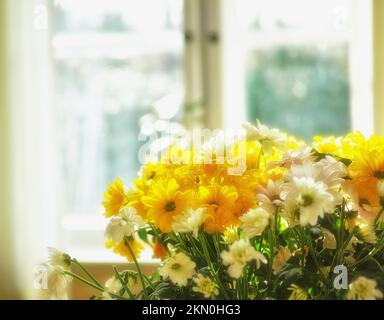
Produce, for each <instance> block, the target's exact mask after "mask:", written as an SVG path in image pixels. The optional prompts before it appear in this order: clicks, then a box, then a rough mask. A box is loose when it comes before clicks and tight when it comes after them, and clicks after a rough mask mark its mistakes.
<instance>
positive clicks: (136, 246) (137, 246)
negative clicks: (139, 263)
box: [105, 239, 144, 261]
mask: <svg viewBox="0 0 384 320" xmlns="http://www.w3.org/2000/svg"><path fill="white" fill-rule="evenodd" d="M128 243H129V246H130V248H131V250H132V252H133V254H134V256H135V258H136V259H138V258H140V255H141V252H142V251H143V249H144V247H143V245H142V244H141V243H140V241H138V240H136V239H131V240H129V242H128ZM105 247H106V248H108V249H113V252H114V253H116V254H119V255H121V256H122V257H125V258H127V260H128V261H133V257H132V254H131V251H130V250H129V248H128V247H127V246H126V244H125V242H124V240H121V241H120V242H118V243H115V242H113V241H112V240H107V241H106V242H105Z"/></svg>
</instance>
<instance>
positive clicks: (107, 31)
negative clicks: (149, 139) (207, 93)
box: [53, 0, 182, 215]
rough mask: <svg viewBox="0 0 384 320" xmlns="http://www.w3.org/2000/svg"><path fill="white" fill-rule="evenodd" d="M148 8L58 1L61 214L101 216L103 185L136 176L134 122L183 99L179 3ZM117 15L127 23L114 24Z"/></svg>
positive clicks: (140, 3)
mask: <svg viewBox="0 0 384 320" xmlns="http://www.w3.org/2000/svg"><path fill="white" fill-rule="evenodd" d="M148 2H149V1H131V0H124V1H111V0H109V1H104V0H103V1H95V0H93V1H84V0H82V1H75V2H73V3H72V1H68V2H67V1H63V2H62V3H63V4H65V5H63V6H58V7H55V8H56V9H55V16H56V17H59V18H57V19H58V21H56V31H55V34H54V39H53V47H54V58H55V63H54V74H55V82H56V84H55V86H56V96H55V97H56V107H57V128H58V135H59V147H60V161H61V169H62V170H61V172H62V179H63V205H64V206H65V209H64V213H65V214H97V215H100V213H101V212H102V208H101V207H100V202H101V200H102V194H103V191H104V190H105V188H106V186H107V184H108V183H109V182H111V181H113V180H114V179H115V178H116V177H122V178H123V179H124V181H125V182H126V183H127V184H129V183H130V181H131V180H132V179H133V178H134V177H135V176H136V174H137V171H138V170H139V163H138V150H139V148H140V144H139V141H138V136H139V132H140V128H139V119H140V118H141V117H142V116H143V115H144V114H145V113H146V112H148V111H149V110H151V109H152V106H153V105H154V104H155V103H156V102H157V101H159V100H161V99H162V98H164V97H167V96H170V95H181V93H182V32H181V29H180V19H181V13H182V12H181V11H182V10H181V4H182V1H175V0H172V1H151V4H152V3H156V4H155V7H156V10H155V9H154V8H153V6H152V5H151V6H149V3H148ZM144 7H145V8H146V10H144ZM149 7H150V8H151V10H147V9H148V8H149ZM90 8H92V9H90ZM152 10H153V11H152ZM151 12H153V13H156V17H155V18H154V17H153V15H154V14H152V13H151ZM114 14H116V15H121V17H122V18H121V21H123V22H124V23H122V24H120V25H119V26H118V24H117V22H116V21H120V20H119V19H117V20H115V18H111V17H112V16H113V15H114ZM160 17H163V18H160ZM105 21H110V23H105ZM115 22H116V24H115V25H114V26H112V25H113V24H114V23H115ZM119 23H120V22H119ZM152 29H156V31H154V32H150V31H151V30H152ZM111 31H114V33H113V34H112V33H111ZM115 31H118V33H119V34H117V35H116V33H115ZM84 32H85V33H86V35H84ZM157 44H159V45H157ZM143 143H145V142H143Z"/></svg>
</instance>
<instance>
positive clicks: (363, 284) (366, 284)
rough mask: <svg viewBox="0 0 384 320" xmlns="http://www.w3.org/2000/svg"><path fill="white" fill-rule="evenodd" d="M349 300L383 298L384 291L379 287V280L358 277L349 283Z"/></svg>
mask: <svg viewBox="0 0 384 320" xmlns="http://www.w3.org/2000/svg"><path fill="white" fill-rule="evenodd" d="M347 299H349V300H376V299H383V293H382V292H381V291H380V290H379V289H377V282H376V281H375V280H372V279H368V278H366V277H363V276H361V277H358V278H357V279H356V280H355V281H353V282H352V283H351V284H350V285H349V291H348V293H347Z"/></svg>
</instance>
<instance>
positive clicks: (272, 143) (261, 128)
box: [243, 120, 286, 155]
mask: <svg viewBox="0 0 384 320" xmlns="http://www.w3.org/2000/svg"><path fill="white" fill-rule="evenodd" d="M243 127H244V129H245V130H246V131H247V139H248V140H256V141H259V142H260V143H261V146H262V150H263V152H264V154H266V155H268V154H270V153H271V152H272V149H273V147H276V148H280V149H285V142H286V136H285V134H283V133H282V132H280V131H279V130H278V129H270V128H268V127H267V126H265V125H263V124H261V123H260V122H259V120H257V123H256V126H254V125H252V124H250V123H245V124H243Z"/></svg>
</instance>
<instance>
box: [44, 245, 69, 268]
mask: <svg viewBox="0 0 384 320" xmlns="http://www.w3.org/2000/svg"><path fill="white" fill-rule="evenodd" d="M48 255H49V258H48V260H49V264H50V265H51V266H52V267H56V266H59V267H61V268H62V269H64V270H68V268H69V267H70V265H71V257H70V256H69V255H68V254H66V253H64V252H61V251H59V250H57V249H55V248H48Z"/></svg>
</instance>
